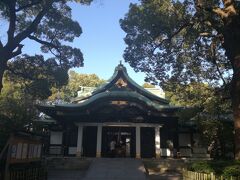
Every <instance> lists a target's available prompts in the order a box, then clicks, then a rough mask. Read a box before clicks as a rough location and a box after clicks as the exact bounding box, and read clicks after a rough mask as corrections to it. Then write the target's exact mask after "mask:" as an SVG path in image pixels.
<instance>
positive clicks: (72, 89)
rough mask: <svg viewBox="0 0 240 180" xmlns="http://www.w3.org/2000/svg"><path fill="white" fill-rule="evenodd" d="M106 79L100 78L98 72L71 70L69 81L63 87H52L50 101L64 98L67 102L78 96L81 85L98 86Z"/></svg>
mask: <svg viewBox="0 0 240 180" xmlns="http://www.w3.org/2000/svg"><path fill="white" fill-rule="evenodd" d="M104 82H105V80H103V79H100V78H99V77H98V76H97V75H96V74H79V73H76V72H75V71H70V72H69V82H68V84H67V85H66V86H63V87H62V88H60V89H58V88H52V95H51V96H50V97H49V98H48V99H49V100H50V101H54V100H56V99H62V100H64V101H66V102H69V101H71V98H74V97H76V96H77V92H78V91H79V90H80V88H81V86H84V87H98V86H100V85H102V84H103V83H104Z"/></svg>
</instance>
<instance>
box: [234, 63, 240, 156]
mask: <svg viewBox="0 0 240 180" xmlns="http://www.w3.org/2000/svg"><path fill="white" fill-rule="evenodd" d="M239 61H240V59H239ZM234 76H235V77H233V82H232V83H233V84H232V107H233V118H234V131H235V135H234V136H235V159H236V160H240V75H239V72H238V73H237V74H236V75H234Z"/></svg>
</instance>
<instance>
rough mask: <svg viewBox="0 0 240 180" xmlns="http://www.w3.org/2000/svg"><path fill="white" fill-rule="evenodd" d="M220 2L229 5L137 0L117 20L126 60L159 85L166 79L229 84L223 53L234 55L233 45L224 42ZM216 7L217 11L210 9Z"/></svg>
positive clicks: (229, 69) (227, 63) (188, 0)
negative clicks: (121, 33)
mask: <svg viewBox="0 0 240 180" xmlns="http://www.w3.org/2000/svg"><path fill="white" fill-rule="evenodd" d="M230 5H231V7H232V4H230ZM221 6H224V8H225V7H226V8H227V7H228V5H227V4H224V5H223V2H222V1H220V0H219V1H215V0H212V1H204V0H202V1H200V0H199V1H193V0H183V1H175V0H174V1H172V0H141V1H140V3H139V4H131V5H130V7H129V12H128V13H127V14H126V16H125V18H124V19H121V20H120V24H121V28H122V29H123V30H124V31H125V32H126V33H127V35H126V37H125V39H124V40H125V43H126V44H127V48H126V49H125V51H124V59H125V61H126V62H129V63H130V65H131V66H132V67H134V69H135V70H137V71H143V72H146V73H147V78H146V79H147V80H148V81H150V82H160V83H161V84H162V85H164V84H165V83H166V82H170V81H171V82H181V83H183V82H185V83H186V82H187V83H189V82H192V81H195V82H208V83H210V84H214V85H216V84H223V83H226V84H227V83H229V81H230V79H231V76H232V65H231V62H230V61H228V60H227V57H226V56H225V52H226V50H227V53H230V50H233V51H234V52H233V51H231V53H232V54H234V53H235V49H234V48H235V47H234V48H233V47H232V48H231V47H226V46H227V45H229V44H227V42H225V44H223V41H224V39H223V36H224V35H225V34H224V33H226V31H227V29H226V28H225V29H224V25H225V26H227V23H225V21H227V20H224V19H223V18H221V16H220V14H219V13H220V11H221V12H222V11H223V10H224V9H223V10H221V9H220V8H219V7H221ZM235 8H236V9H235V11H236V10H237V11H239V8H238V7H237V6H235ZM217 10H218V11H219V13H215V11H217ZM229 13H230V12H229ZM231 17H232V16H230V15H229V16H228V18H231ZM236 17H238V18H239V16H238V15H236ZM229 21H230V20H229ZM232 21H233V20H232ZM229 23H230V22H229ZM239 27H240V26H239ZM239 27H238V28H239ZM236 28H237V27H236ZM235 30H236V29H234V28H232V31H233V32H235ZM236 33H237V34H239V33H238V32H236ZM237 34H236V38H238V36H237ZM225 41H226V40H225ZM232 43H234V42H232ZM230 48H231V49H230ZM236 48H237V47H236ZM229 49H230V50H229ZM234 55H236V53H235V54H234ZM231 57H232V56H231ZM231 57H230V56H228V58H231Z"/></svg>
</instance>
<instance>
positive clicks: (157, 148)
mask: <svg viewBox="0 0 240 180" xmlns="http://www.w3.org/2000/svg"><path fill="white" fill-rule="evenodd" d="M155 153H156V158H160V157H161V144H160V127H159V126H157V127H155Z"/></svg>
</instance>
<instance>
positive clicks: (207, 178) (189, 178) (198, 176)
mask: <svg viewBox="0 0 240 180" xmlns="http://www.w3.org/2000/svg"><path fill="white" fill-rule="evenodd" d="M183 180H240V177H233V176H231V177H228V178H224V177H223V176H217V175H215V174H213V173H209V174H207V173H199V172H193V171H187V170H183Z"/></svg>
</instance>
